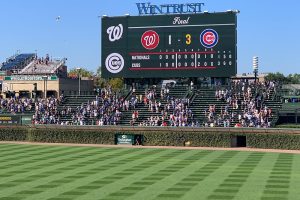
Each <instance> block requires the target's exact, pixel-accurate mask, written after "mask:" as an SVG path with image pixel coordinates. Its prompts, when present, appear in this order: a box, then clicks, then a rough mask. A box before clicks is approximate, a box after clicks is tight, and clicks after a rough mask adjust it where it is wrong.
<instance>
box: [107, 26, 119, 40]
mask: <svg viewBox="0 0 300 200" xmlns="http://www.w3.org/2000/svg"><path fill="white" fill-rule="evenodd" d="M106 33H107V34H108V39H109V41H111V42H114V41H116V40H119V39H120V38H121V37H122V35H123V25H122V24H119V25H118V26H111V27H109V28H108V29H107V30H106Z"/></svg>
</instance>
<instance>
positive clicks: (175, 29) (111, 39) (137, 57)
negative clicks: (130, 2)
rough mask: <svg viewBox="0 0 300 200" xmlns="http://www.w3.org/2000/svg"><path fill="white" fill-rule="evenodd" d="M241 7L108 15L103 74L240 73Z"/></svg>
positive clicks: (125, 76)
mask: <svg viewBox="0 0 300 200" xmlns="http://www.w3.org/2000/svg"><path fill="white" fill-rule="evenodd" d="M236 21H237V20H236V13H233V12H226V13H203V14H179V15H156V16H123V17H103V18H102V68H101V69H102V77H104V78H112V77H124V78H171V77H172V78H175V77H230V76H233V75H236V71H237V70H236V68H237V64H236V42H237V41H236V35H237V34H236Z"/></svg>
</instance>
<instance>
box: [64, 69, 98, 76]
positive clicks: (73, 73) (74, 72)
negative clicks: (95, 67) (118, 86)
mask: <svg viewBox="0 0 300 200" xmlns="http://www.w3.org/2000/svg"><path fill="white" fill-rule="evenodd" d="M79 74H80V76H81V77H88V78H92V77H93V76H94V73H93V72H92V71H88V70H87V69H85V68H80V70H78V69H76V68H73V69H71V70H70V71H69V72H68V77H70V78H78V75H79Z"/></svg>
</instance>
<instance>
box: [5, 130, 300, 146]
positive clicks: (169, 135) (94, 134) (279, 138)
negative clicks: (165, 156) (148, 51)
mask: <svg viewBox="0 0 300 200" xmlns="http://www.w3.org/2000/svg"><path fill="white" fill-rule="evenodd" d="M117 134H130V135H134V136H140V137H142V140H143V141H142V142H143V145H145V146H150V145H151V146H185V145H189V146H197V147H201V146H202V147H232V145H233V143H232V141H233V140H236V138H237V136H238V137H243V138H244V139H245V140H246V147H250V148H265V149H297V150H300V129H273V128H272V129H271V128H270V129H256V128H189V127H122V126H107V127H106V126H104V127H99V126H61V125H37V126H34V125H28V126H14V127H12V126H1V127H0V141H30V142H48V143H84V144H115V143H116V135H117Z"/></svg>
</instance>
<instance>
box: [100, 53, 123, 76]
mask: <svg viewBox="0 0 300 200" xmlns="http://www.w3.org/2000/svg"><path fill="white" fill-rule="evenodd" d="M105 67H106V69H107V70H108V71H109V72H110V73H113V74H116V73H119V72H120V71H121V70H122V69H123V67H124V59H123V57H122V56H121V55H120V54H118V53H111V54H109V55H108V56H107V58H106V60H105Z"/></svg>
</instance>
